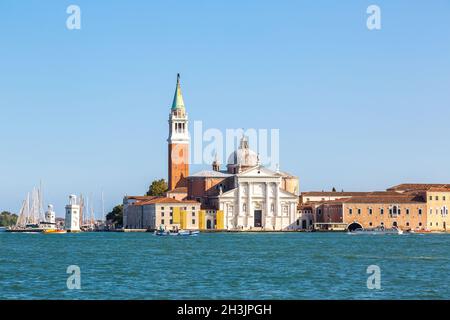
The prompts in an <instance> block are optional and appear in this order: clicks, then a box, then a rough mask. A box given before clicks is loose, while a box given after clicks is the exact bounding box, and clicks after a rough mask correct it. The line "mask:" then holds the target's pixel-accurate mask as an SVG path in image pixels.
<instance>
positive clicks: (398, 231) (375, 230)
mask: <svg viewBox="0 0 450 320" xmlns="http://www.w3.org/2000/svg"><path fill="white" fill-rule="evenodd" d="M349 234H370V235H382V234H399V235H400V234H403V231H402V230H401V229H399V228H397V227H392V228H385V227H383V226H380V227H376V228H358V229H355V230H353V231H349Z"/></svg>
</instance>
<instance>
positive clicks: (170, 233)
mask: <svg viewBox="0 0 450 320" xmlns="http://www.w3.org/2000/svg"><path fill="white" fill-rule="evenodd" d="M199 233H200V231H197V230H171V231H166V230H157V231H155V235H156V236H163V237H164V236H168V237H171V236H196V235H198V234H199Z"/></svg>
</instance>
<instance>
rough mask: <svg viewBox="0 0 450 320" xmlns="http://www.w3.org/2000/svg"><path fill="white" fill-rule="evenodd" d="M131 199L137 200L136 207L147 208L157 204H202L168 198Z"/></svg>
mask: <svg viewBox="0 0 450 320" xmlns="http://www.w3.org/2000/svg"><path fill="white" fill-rule="evenodd" d="M128 198H129V199H136V198H140V199H136V200H137V201H136V202H135V203H133V204H132V205H134V206H145V205H149V204H157V203H168V204H171V203H172V204H183V203H186V204H188V203H189V204H200V202H198V201H195V200H177V199H173V198H168V197H139V196H138V197H128Z"/></svg>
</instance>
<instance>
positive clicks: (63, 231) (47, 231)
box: [42, 229, 67, 234]
mask: <svg viewBox="0 0 450 320" xmlns="http://www.w3.org/2000/svg"><path fill="white" fill-rule="evenodd" d="M42 233H44V234H64V233H67V231H66V230H62V229H46V230H44V231H42Z"/></svg>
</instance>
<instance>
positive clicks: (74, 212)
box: [65, 194, 80, 232]
mask: <svg viewBox="0 0 450 320" xmlns="http://www.w3.org/2000/svg"><path fill="white" fill-rule="evenodd" d="M65 227H66V230H67V231H69V232H78V231H80V205H79V204H78V202H77V196H75V195H73V194H72V195H70V196H69V204H68V205H67V206H66V221H65Z"/></svg>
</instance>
